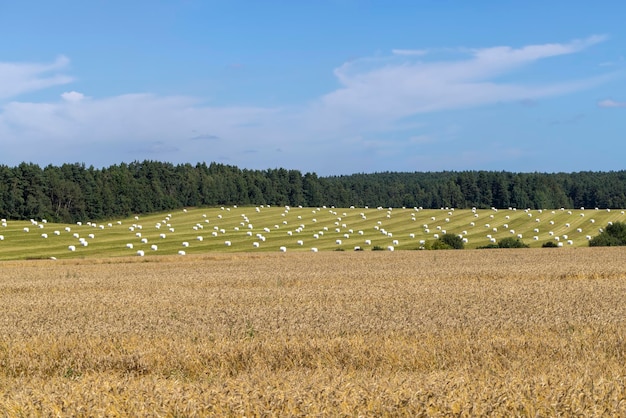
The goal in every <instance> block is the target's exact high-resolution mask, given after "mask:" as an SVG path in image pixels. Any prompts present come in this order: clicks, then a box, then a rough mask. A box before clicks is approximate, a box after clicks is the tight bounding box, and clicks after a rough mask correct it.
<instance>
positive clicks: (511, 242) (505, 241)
mask: <svg viewBox="0 0 626 418" xmlns="http://www.w3.org/2000/svg"><path fill="white" fill-rule="evenodd" d="M498 247H500V248H528V245H526V244H524V242H523V241H522V240H521V239H519V238H513V237H507V238H502V239H501V240H500V241H498Z"/></svg>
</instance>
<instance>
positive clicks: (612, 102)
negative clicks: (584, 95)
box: [598, 99, 626, 108]
mask: <svg viewBox="0 0 626 418" xmlns="http://www.w3.org/2000/svg"><path fill="white" fill-rule="evenodd" d="M598 107H605V108H606V107H626V102H617V101H615V100H611V99H605V100H601V101H599V102H598Z"/></svg>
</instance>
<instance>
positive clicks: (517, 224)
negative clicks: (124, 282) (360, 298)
mask: <svg viewBox="0 0 626 418" xmlns="http://www.w3.org/2000/svg"><path fill="white" fill-rule="evenodd" d="M616 221H626V215H625V214H624V211H623V210H620V209H613V210H608V209H582V208H581V209H557V210H551V209H549V210H521V209H500V210H495V209H491V210H489V209H479V210H470V209H464V210H454V209H447V208H444V209H438V210H433V209H424V210H422V209H416V208H394V209H391V208H329V207H320V208H300V207H292V208H288V207H268V206H259V207H224V208H220V207H217V208H193V209H184V210H176V211H172V212H169V213H153V214H145V215H137V216H134V217H130V218H127V219H120V220H117V219H116V220H107V221H98V222H91V221H89V220H85V221H83V222H82V223H80V224H56V223H49V222H45V221H44V220H31V221H14V220H10V219H7V220H4V219H3V220H2V224H1V226H0V259H2V260H9V259H46V258H51V257H54V258H57V259H61V258H84V257H119V256H137V255H138V252H139V251H143V253H144V255H145V256H151V255H172V254H178V253H179V251H184V252H185V254H198V253H205V252H254V251H256V252H259V251H275V252H276V251H280V250H281V247H284V248H283V250H284V251H287V252H291V251H314V249H317V250H318V251H331V250H346V251H352V250H354V249H355V247H360V248H361V249H363V250H371V249H372V248H374V247H375V246H377V247H382V248H383V249H385V250H388V249H390V247H393V249H394V250H416V249H419V248H420V247H421V246H423V244H424V243H425V242H426V243H427V242H433V241H434V240H436V238H437V235H438V236H441V235H443V234H445V233H447V234H456V235H462V237H463V238H464V239H466V241H467V242H466V248H476V247H479V246H484V245H487V244H489V243H490V242H491V240H500V239H502V238H505V237H511V236H512V237H517V236H518V234H520V235H521V239H522V240H523V241H524V242H525V243H526V244H528V245H530V246H531V247H540V246H541V245H542V244H543V243H544V242H546V241H555V242H557V241H558V243H560V245H563V246H564V247H583V246H587V245H588V240H589V237H593V236H596V235H597V234H598V233H599V231H600V229H601V228H604V227H606V225H607V224H608V223H609V222H616ZM81 240H82V241H83V242H86V244H87V245H84V244H83V243H82V242H81ZM338 240H339V241H341V243H338V242H339V241H338ZM227 241H228V242H230V245H227V244H226V242H227ZM184 243H187V244H188V246H186V245H184ZM131 244H132V248H129V247H130V245H131ZM153 245H156V250H155V249H153V247H152V246H153ZM70 246H74V247H75V250H74V251H71V250H70V249H69V248H70Z"/></svg>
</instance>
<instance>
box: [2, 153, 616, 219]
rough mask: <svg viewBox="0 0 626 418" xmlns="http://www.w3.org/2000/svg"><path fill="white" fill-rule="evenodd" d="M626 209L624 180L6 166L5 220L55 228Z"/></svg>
mask: <svg viewBox="0 0 626 418" xmlns="http://www.w3.org/2000/svg"><path fill="white" fill-rule="evenodd" d="M215 205H291V206H298V205H302V206H322V205H327V206H331V205H334V206H336V207H349V206H352V205H354V206H360V207H365V206H370V207H377V206H384V207H404V206H406V207H423V208H440V207H451V208H452V207H454V208H471V207H476V208H490V207H497V208H506V207H516V208H524V209H525V208H531V209H540V208H541V209H550V208H561V207H568V208H574V207H602V208H626V171H611V172H577V173H512V172H506V171H500V172H497V171H459V172H457V171H442V172H414V173H396V172H381V173H372V174H363V173H362V174H352V175H343V176H326V177H321V176H318V175H317V174H315V173H305V174H302V173H301V172H300V171H298V170H288V169H284V168H275V169H267V170H248V169H240V168H238V167H235V166H232V165H226V164H220V163H211V164H206V163H198V164H195V165H192V164H178V165H174V164H171V163H166V162H158V161H143V162H138V161H136V162H132V163H122V164H118V165H113V166H110V167H106V168H101V169H96V168H94V167H93V166H90V167H86V166H85V165H84V164H78V163H77V164H63V165H61V166H53V165H48V166H46V167H43V168H42V167H40V166H38V165H36V164H32V163H22V164H20V165H18V166H16V167H8V166H6V165H0V217H3V218H10V219H48V220H51V221H57V222H76V221H78V220H87V219H91V220H97V219H107V218H108V219H112V218H117V217H126V216H129V215H131V214H135V213H149V212H155V211H164V210H171V209H176V208H182V207H191V206H215Z"/></svg>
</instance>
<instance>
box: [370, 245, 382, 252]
mask: <svg viewBox="0 0 626 418" xmlns="http://www.w3.org/2000/svg"><path fill="white" fill-rule="evenodd" d="M372 251H385V249H384V248H383V247H381V246H380V245H374V246H373V247H372Z"/></svg>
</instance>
